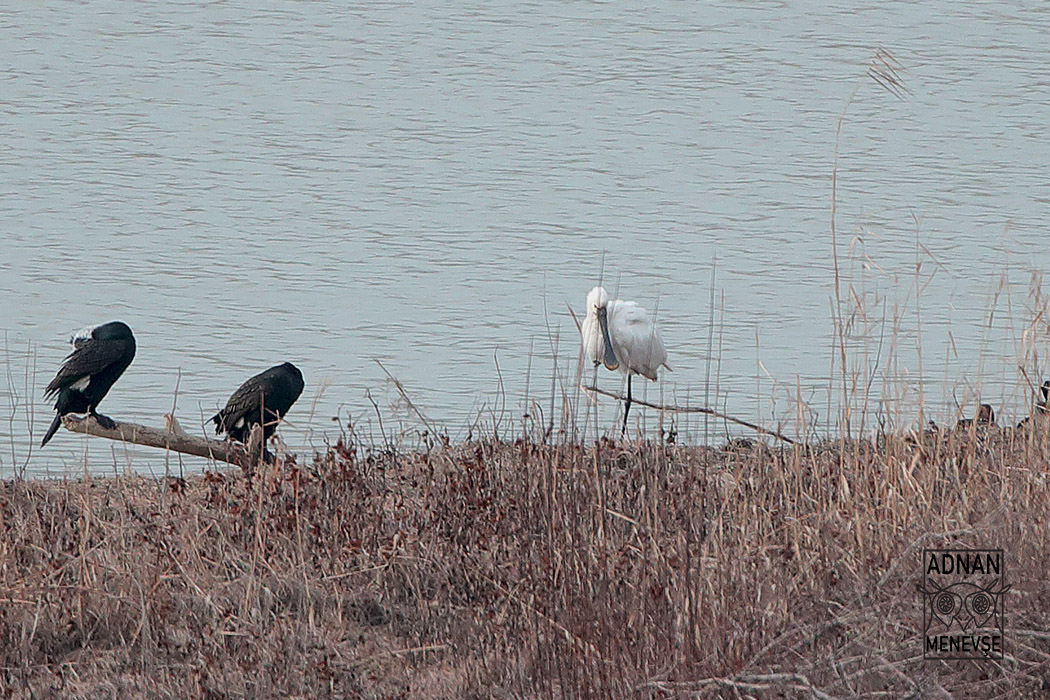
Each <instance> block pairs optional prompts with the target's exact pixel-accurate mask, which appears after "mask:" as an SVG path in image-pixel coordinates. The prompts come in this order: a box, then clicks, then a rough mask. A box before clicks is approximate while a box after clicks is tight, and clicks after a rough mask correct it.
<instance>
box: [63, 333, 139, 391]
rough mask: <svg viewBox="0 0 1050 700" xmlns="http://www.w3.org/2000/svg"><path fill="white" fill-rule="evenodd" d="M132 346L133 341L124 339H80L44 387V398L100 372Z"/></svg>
mask: <svg viewBox="0 0 1050 700" xmlns="http://www.w3.org/2000/svg"><path fill="white" fill-rule="evenodd" d="M133 348H134V344H133V341H131V340H124V339H119V340H94V339H92V340H87V341H81V342H80V343H79V344H77V346H76V350H74V351H73V352H71V353H69V356H68V357H66V359H65V361H64V362H63V363H62V368H61V369H59V370H58V374H57V375H55V378H54V379H52V380H51V383H50V384H48V385H47V388H46V389H44V398H50V397H51V396H52V395H54V394H57V393H58V392H59V391H61V390H62V389H65V388H66V387H68V386H69V385H71V384H74V383H75V382H76V381H77V380H80V379H83V378H84V377H87V376H90V375H93V374H96V373H98V372H101V371H102V370H104V369H105V368H106V367H108V366H109V365H111V364H113V363H114V362H117V361H119V360H120V359H121V358H122V357H124V355H125V354H126V353H127V352H128V351H130V350H132V349H133Z"/></svg>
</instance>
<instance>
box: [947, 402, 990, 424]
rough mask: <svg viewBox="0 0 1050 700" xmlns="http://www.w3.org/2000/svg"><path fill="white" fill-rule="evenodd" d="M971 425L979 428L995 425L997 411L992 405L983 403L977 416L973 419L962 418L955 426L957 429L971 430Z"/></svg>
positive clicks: (978, 409) (978, 408)
mask: <svg viewBox="0 0 1050 700" xmlns="http://www.w3.org/2000/svg"><path fill="white" fill-rule="evenodd" d="M971 425H977V427H979V428H988V427H991V426H994V425H995V411H994V410H993V409H992V405H991V404H988V403H982V404H981V405H980V406H978V407H977V415H975V416H974V417H973V418H962V419H960V420H959V422H958V423H956V424H955V427H956V428H969V427H970V426H971Z"/></svg>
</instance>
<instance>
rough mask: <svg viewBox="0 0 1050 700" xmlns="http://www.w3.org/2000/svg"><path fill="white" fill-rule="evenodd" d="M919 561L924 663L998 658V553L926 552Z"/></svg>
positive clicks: (1001, 621)
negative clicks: (929, 660)
mask: <svg viewBox="0 0 1050 700" xmlns="http://www.w3.org/2000/svg"><path fill="white" fill-rule="evenodd" d="M923 562H924V576H923V583H922V585H920V586H918V589H919V592H920V593H921V594H922V599H923V623H924V624H923V640H924V641H923V656H924V658H927V659H930V658H936V659H988V658H1002V648H1003V647H1002V644H1003V639H1002V637H1003V630H1004V628H1005V626H1006V625H1005V608H1006V606H1005V602H1006V596H1005V594H1006V592H1007V591H1009V590H1010V586H1009V585H1007V584H1006V583H1005V582H1004V580H1003V557H1002V550H961V549H952V550H925V551H924V552H923Z"/></svg>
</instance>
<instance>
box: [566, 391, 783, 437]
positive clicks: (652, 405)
mask: <svg viewBox="0 0 1050 700" xmlns="http://www.w3.org/2000/svg"><path fill="white" fill-rule="evenodd" d="M580 388H581V389H583V390H584V391H593V392H594V393H595V394H601V395H602V396H608V397H609V398H613V399H616V400H617V401H626V400H627V397H626V396H621V395H620V394H614V393H612V392H611V391H605V390H604V389H599V388H598V387H596V386H582V385H581V387H580ZM631 403H636V404H638V405H639V406H645V407H647V408H655V409H656V410H658V411H672V412H674V413H706V414H708V415H711V416H715V417H717V418H722V419H725V420H727V421H729V422H731V423H736V424H737V425H742V426H744V427H747V428H751V429H752V430H756V431H758V432H760V433H762V434H763V435H769V436H770V437H775V438H776V439H778V440H783V441H784V442H786V443H788V444H789V445H794V444H795V441H794V440H792V439H791V438H789V437H788V436H786V435H783V434H782V433H778V432H777V431H775V430H770V429H768V428H763V427H762V426H761V425H755V424H754V423H748V422H747V421H746V420H740V419H739V418H733V416H727V415H725V414H724V413H719V412H718V411H716V410H715V409H713V408H703V407H700V406H684V407H683V406H661V405H660V404H658V403H650V402H648V401H642V400H641V399H636V398H633V397H632V398H631Z"/></svg>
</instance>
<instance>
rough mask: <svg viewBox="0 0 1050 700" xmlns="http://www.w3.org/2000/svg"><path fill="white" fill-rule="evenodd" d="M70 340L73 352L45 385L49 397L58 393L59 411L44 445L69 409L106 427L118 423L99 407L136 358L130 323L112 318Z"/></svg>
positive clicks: (46, 435)
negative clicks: (99, 411)
mask: <svg viewBox="0 0 1050 700" xmlns="http://www.w3.org/2000/svg"><path fill="white" fill-rule="evenodd" d="M70 342H71V343H73V352H71V353H70V354H69V356H68V357H67V358H66V359H65V361H64V362H63V363H62V368H61V369H60V370H58V374H57V375H56V376H55V378H54V379H52V380H51V383H50V384H48V385H47V388H46V389H44V398H45V399H51V398H52V397H53V396H57V397H58V398H57V399H56V401H55V410H56V411H57V412H58V415H56V416H55V419H54V420H53V421H51V426H50V427H49V428H48V429H47V432H46V433H45V434H44V439H43V441H42V442H41V443H40V446H41V447H43V446H44V445H46V444H47V442H48V440H50V439H51V438H52V436H54V434H55V431H57V430H58V426H59V425H61V424H62V416H64V415H66V414H67V413H87V414H90V415H91V416H92V417H94V419H95V420H96V421H98V424H99V425H101V426H102V427H103V428H109V429H113V428H115V427H117V424H116V423H114V422H113V421H112V419H110V418H107V417H106V416H103V415H101V414H99V413H96V412H95V408H96V407H97V406H98V404H99V402H101V401H102V399H103V398H104V397H105V396H106V394H107V393H108V392H109V389H110V387H111V386H113V383H114V382H116V381H117V380H118V379H119V378H120V375H122V374H124V370H126V369H127V368H128V365H130V364H131V361H132V360H134V359H135V336H134V335H132V334H131V329H130V328H128V326H127V324H126V323H121V322H120V321H110V322H109V323H103V324H102V325H101V326H95V327H94V328H85V329H84V330H82V331H80V332H79V333H77V334H76V335H74V336H73V337H72V338H71V339H70Z"/></svg>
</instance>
